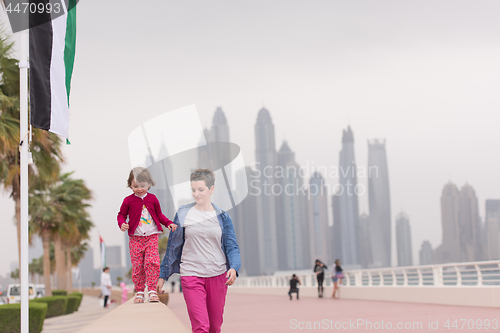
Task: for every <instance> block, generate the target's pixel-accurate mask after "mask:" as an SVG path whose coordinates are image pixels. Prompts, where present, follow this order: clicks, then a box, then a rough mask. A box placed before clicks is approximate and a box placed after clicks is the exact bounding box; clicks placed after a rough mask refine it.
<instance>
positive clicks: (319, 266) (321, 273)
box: [314, 259, 328, 298]
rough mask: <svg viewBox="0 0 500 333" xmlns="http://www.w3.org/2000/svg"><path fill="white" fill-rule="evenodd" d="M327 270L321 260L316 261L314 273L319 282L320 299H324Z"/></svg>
mask: <svg viewBox="0 0 500 333" xmlns="http://www.w3.org/2000/svg"><path fill="white" fill-rule="evenodd" d="M325 269H328V267H326V265H325V264H323V263H322V262H321V261H320V260H319V259H317V260H316V265H315V266H314V273H316V279H317V280H318V297H320V298H321V297H323V280H324V279H325Z"/></svg>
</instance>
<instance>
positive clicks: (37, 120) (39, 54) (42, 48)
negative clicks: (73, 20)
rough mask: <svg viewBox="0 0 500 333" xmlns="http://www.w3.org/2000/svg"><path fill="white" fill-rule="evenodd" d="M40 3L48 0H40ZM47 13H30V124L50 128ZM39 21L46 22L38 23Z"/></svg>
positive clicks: (50, 27)
mask: <svg viewBox="0 0 500 333" xmlns="http://www.w3.org/2000/svg"><path fill="white" fill-rule="evenodd" d="M40 2H42V3H45V2H48V0H45V1H43V0H42V1H40ZM47 15H48V16H49V17H50V14H48V13H38V12H37V13H34V14H30V30H29V34H30V37H29V39H30V52H29V53H30V114H31V125H33V127H37V128H41V129H44V130H49V129H50V117H51V90H50V62H51V59H52V43H53V41H52V35H53V33H52V21H51V20H50V19H49V20H47V17H46V16H47ZM40 22H46V23H43V24H40Z"/></svg>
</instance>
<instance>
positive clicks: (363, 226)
mask: <svg viewBox="0 0 500 333" xmlns="http://www.w3.org/2000/svg"><path fill="white" fill-rule="evenodd" d="M370 228H371V224H370V216H369V215H368V214H366V213H363V214H361V215H360V216H359V243H360V244H359V250H360V255H359V256H360V259H361V261H360V263H361V266H362V267H363V268H369V267H371V266H372V265H373V253H372V246H371V230H370Z"/></svg>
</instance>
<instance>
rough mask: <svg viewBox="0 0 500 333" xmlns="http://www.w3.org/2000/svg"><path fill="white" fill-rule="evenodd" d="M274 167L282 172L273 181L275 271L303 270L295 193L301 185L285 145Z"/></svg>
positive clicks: (302, 254) (290, 151)
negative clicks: (277, 191)
mask: <svg viewBox="0 0 500 333" xmlns="http://www.w3.org/2000/svg"><path fill="white" fill-rule="evenodd" d="M278 167H279V168H280V170H282V172H281V173H280V177H278V179H277V184H279V185H280V192H281V193H280V194H279V195H278V197H277V198H276V199H277V200H276V207H277V208H276V225H277V230H276V233H277V237H278V239H277V241H278V268H279V269H280V270H291V269H301V268H304V266H305V263H304V258H303V257H304V251H303V248H304V246H303V242H302V240H303V238H304V235H303V233H302V230H301V227H302V226H301V211H300V210H301V198H300V194H299V189H300V187H301V186H302V184H303V180H302V178H301V176H300V172H299V170H300V169H299V165H298V164H297V163H296V162H295V154H294V153H293V152H292V150H291V149H290V147H289V146H288V143H287V142H286V141H283V144H282V146H281V148H280V150H279V152H278Z"/></svg>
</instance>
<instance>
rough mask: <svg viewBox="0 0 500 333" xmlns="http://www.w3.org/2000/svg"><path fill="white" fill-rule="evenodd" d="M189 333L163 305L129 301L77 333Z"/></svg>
mask: <svg viewBox="0 0 500 333" xmlns="http://www.w3.org/2000/svg"><path fill="white" fill-rule="evenodd" d="M144 331H146V332H165V333H189V332H191V330H190V329H188V328H186V326H184V324H183V323H182V322H181V321H180V319H179V318H177V316H176V315H175V314H174V313H173V312H172V311H171V310H170V309H169V308H168V307H167V306H166V305H165V304H163V303H160V302H157V303H149V302H147V301H146V302H144V303H143V304H134V300H133V299H130V300H128V301H127V302H126V303H124V304H122V305H120V306H118V307H117V308H116V309H114V310H112V311H110V312H109V313H107V314H105V315H104V316H102V317H100V318H99V319H97V320H95V321H93V322H92V323H90V324H89V325H86V326H85V327H83V328H82V329H81V330H79V331H77V333H110V332H119V333H128V332H130V333H132V332H133V333H137V332H144Z"/></svg>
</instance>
